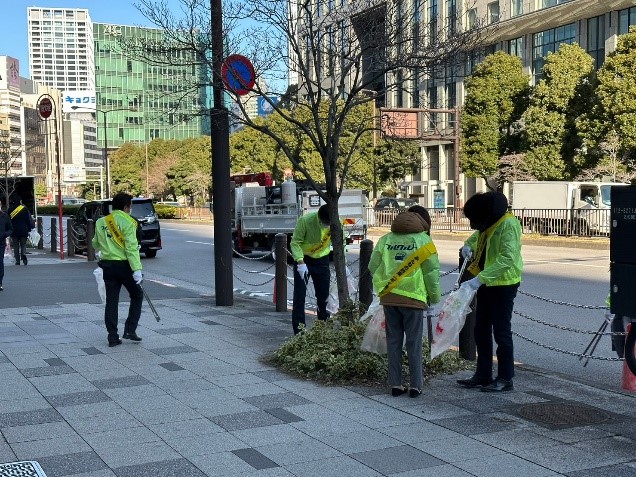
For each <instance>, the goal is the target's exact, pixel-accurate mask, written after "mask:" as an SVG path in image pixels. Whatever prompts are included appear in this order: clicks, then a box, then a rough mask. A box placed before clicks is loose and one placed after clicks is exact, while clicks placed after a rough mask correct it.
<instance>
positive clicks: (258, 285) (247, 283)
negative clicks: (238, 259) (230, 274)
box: [234, 275, 274, 287]
mask: <svg viewBox="0 0 636 477" xmlns="http://www.w3.org/2000/svg"><path fill="white" fill-rule="evenodd" d="M234 278H236V279H237V280H238V281H239V282H241V283H243V284H244V285H248V286H251V287H262V286H263V285H267V284H268V283H270V282H273V281H274V277H270V278H269V279H267V281H265V282H263V283H249V282H246V281H245V280H242V279H241V278H240V277H238V276H236V275H234Z"/></svg>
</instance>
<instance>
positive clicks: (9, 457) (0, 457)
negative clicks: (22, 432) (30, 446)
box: [0, 443, 18, 462]
mask: <svg viewBox="0 0 636 477" xmlns="http://www.w3.org/2000/svg"><path fill="white" fill-rule="evenodd" d="M17 460H18V458H17V457H16V456H15V454H14V453H13V450H12V449H11V446H9V444H5V443H0V462H16V461H17Z"/></svg>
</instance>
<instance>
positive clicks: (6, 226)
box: [0, 201, 13, 291]
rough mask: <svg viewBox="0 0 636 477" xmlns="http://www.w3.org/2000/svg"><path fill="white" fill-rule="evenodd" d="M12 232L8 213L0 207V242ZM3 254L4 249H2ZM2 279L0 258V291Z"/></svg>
mask: <svg viewBox="0 0 636 477" xmlns="http://www.w3.org/2000/svg"><path fill="white" fill-rule="evenodd" d="M0 207H2V201H0ZM12 233H13V224H11V218H10V217H9V214H7V213H6V212H3V211H2V210H1V209H0V238H1V240H2V243H3V244H5V243H6V242H7V238H9V237H10V236H11V234H12ZM2 253H3V254H4V249H3V250H2ZM3 279H4V260H0V291H2V290H4V288H2V281H3Z"/></svg>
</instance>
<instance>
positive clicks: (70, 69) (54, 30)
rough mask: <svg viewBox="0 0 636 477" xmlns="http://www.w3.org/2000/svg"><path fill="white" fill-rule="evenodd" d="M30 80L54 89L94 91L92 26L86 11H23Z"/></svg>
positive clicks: (55, 9)
mask: <svg viewBox="0 0 636 477" xmlns="http://www.w3.org/2000/svg"><path fill="white" fill-rule="evenodd" d="M27 19H28V41H29V69H30V72H31V79H32V80H34V81H37V82H39V83H42V84H45V85H47V86H52V87H54V88H57V89H58V90H61V91H65V90H82V91H84V90H87V91H91V90H94V89H95V60H94V52H93V23H92V22H91V17H90V15H89V14H88V10H86V9H73V8H40V7H29V8H28V9H27Z"/></svg>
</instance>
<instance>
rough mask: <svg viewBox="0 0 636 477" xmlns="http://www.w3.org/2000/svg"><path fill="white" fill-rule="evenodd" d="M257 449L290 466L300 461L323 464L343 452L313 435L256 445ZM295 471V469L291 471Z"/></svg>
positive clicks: (269, 457)
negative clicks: (290, 440) (293, 440)
mask: <svg viewBox="0 0 636 477" xmlns="http://www.w3.org/2000/svg"><path fill="white" fill-rule="evenodd" d="M256 450H257V451H258V452H260V453H261V454H263V455H264V456H265V457H267V458H268V459H271V460H272V461H274V462H276V463H277V464H278V465H281V466H285V467H288V466H289V465H291V464H298V463H300V462H309V461H317V462H315V464H314V465H322V461H323V460H324V459H330V458H333V457H341V456H342V455H343V454H342V453H341V452H339V451H337V450H336V449H334V448H332V447H330V446H328V445H326V444H324V443H322V442H320V441H319V440H317V439H312V438H311V437H305V438H304V439H303V440H299V441H296V442H294V444H293V445H290V444H289V443H287V442H284V443H279V444H270V445H266V446H260V447H256ZM291 472H292V473H293V471H291Z"/></svg>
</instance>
